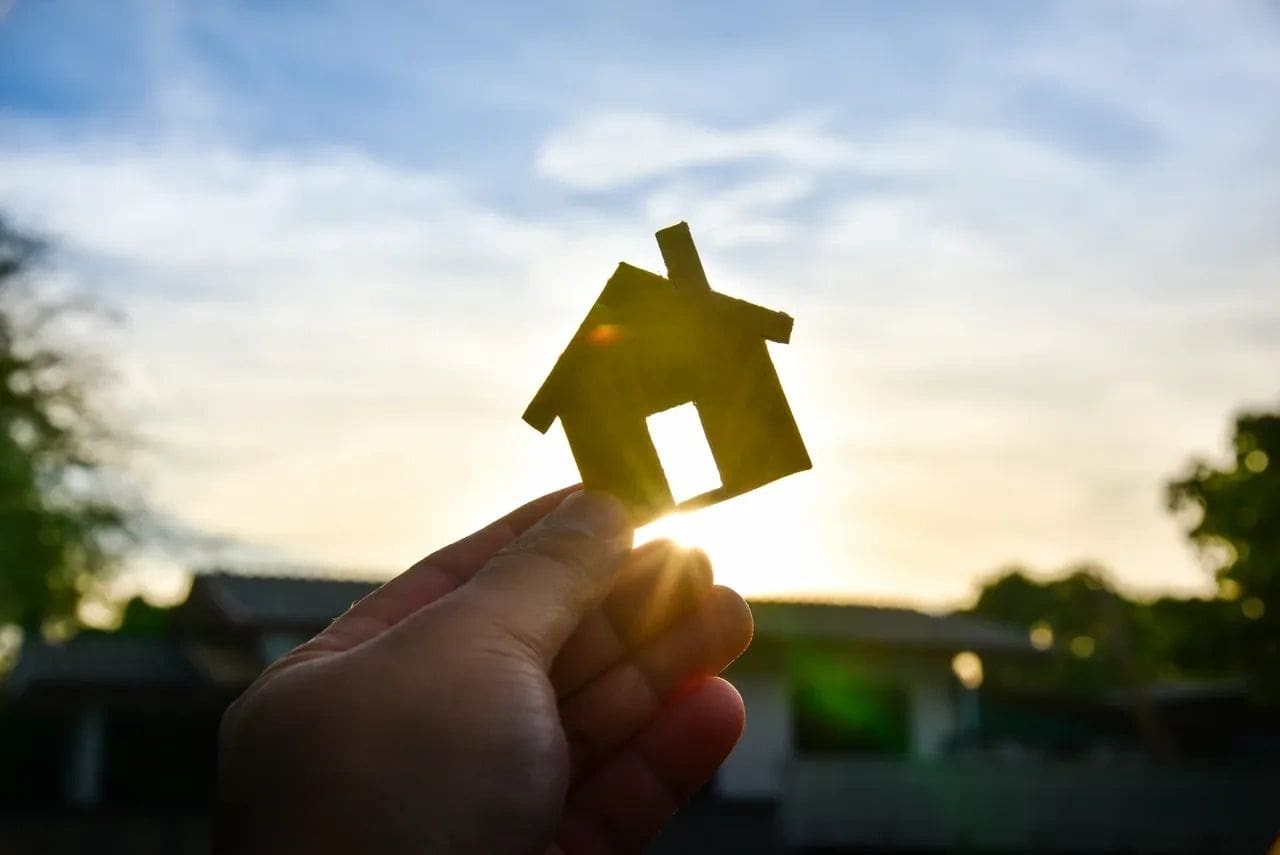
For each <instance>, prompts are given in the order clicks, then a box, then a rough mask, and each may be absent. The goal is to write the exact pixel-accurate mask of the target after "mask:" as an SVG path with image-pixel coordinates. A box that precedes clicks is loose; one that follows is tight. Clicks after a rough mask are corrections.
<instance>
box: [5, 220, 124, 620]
mask: <svg viewBox="0 0 1280 855" xmlns="http://www.w3.org/2000/svg"><path fill="white" fill-rule="evenodd" d="M45 252H46V246H45V244H44V243H43V242H42V241H40V240H39V239H37V238H34V237H32V236H30V235H28V234H25V233H23V232H21V231H18V230H17V229H14V228H13V227H12V226H11V225H10V224H9V223H8V222H7V221H6V220H5V219H4V218H3V217H0V626H3V625H5V624H17V625H18V626H20V627H22V628H23V630H24V631H26V632H28V633H30V632H36V631H40V630H46V631H47V630H50V629H57V628H65V627H70V626H72V625H73V622H74V618H75V612H76V605H77V603H78V602H79V600H80V598H81V597H82V596H83V595H84V594H85V593H86V592H87V591H88V589H89V587H90V585H91V583H92V581H93V580H94V579H95V578H99V577H101V576H102V575H103V574H104V573H106V572H107V571H108V570H110V569H111V567H112V566H113V565H114V564H115V562H116V560H117V558H118V556H119V554H120V551H121V550H122V549H123V546H124V544H125V542H126V541H125V536H126V528H125V514H124V511H123V508H122V505H121V503H120V502H119V501H118V500H115V499H113V498H112V496H111V495H110V493H109V491H107V490H106V489H105V486H104V483H105V479H104V477H103V476H104V466H105V464H106V463H107V462H108V461H109V458H110V457H111V455H112V453H113V449H116V448H118V444H117V442H116V441H115V438H114V437H113V435H112V434H111V432H110V431H108V430H107V428H106V425H105V424H104V422H103V419H102V418H101V417H100V414H99V412H98V410H97V408H96V407H95V406H94V402H95V400H96V398H95V395H94V392H95V390H96V389H97V388H98V386H99V383H100V381H101V379H102V378H101V374H100V371H99V369H98V366H97V365H96V364H95V363H94V362H93V361H92V360H91V359H89V358H88V356H87V355H86V354H81V353H78V352H76V350H75V348H74V347H72V346H71V345H70V344H69V342H68V340H67V338H66V336H65V335H62V336H60V335H59V334H58V333H59V330H62V329H65V325H66V324H67V323H68V322H70V321H71V320H73V319H74V317H79V316H83V315H84V313H85V310H84V309H83V307H78V306H75V305H73V304H70V303H67V302H60V301H56V300H53V299H51V298H49V297H48V296H47V294H46V292H45V291H43V290H42V289H40V288H38V287H36V284H35V282H34V281H33V279H32V276H33V274H34V272H35V270H36V268H37V266H38V262H39V261H40V260H41V257H42V256H43V255H44V254H45Z"/></svg>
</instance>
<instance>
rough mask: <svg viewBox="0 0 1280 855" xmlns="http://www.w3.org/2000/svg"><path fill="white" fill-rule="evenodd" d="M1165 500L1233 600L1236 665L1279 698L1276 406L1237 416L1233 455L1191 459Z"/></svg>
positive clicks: (1279, 444)
mask: <svg viewBox="0 0 1280 855" xmlns="http://www.w3.org/2000/svg"><path fill="white" fill-rule="evenodd" d="M1169 507H1170V508H1171V509H1172V510H1173V511H1175V512H1176V513H1179V514H1181V515H1183V516H1184V518H1186V520H1187V536H1188V537H1189V538H1190V539H1191V542H1192V543H1194V544H1195V546H1196V547H1197V549H1199V550H1200V552H1201V554H1202V555H1203V556H1204V558H1205V559H1206V561H1208V562H1210V563H1211V564H1212V565H1213V566H1214V569H1215V572H1216V574H1217V577H1218V580H1219V585H1220V589H1221V590H1222V591H1223V593H1224V596H1225V597H1226V598H1227V599H1229V600H1231V601H1232V602H1233V603H1234V604H1235V606H1236V607H1237V613H1238V616H1239V617H1240V619H1241V623H1242V629H1241V636H1242V637H1241V649H1240V656H1241V660H1242V664H1243V665H1244V667H1246V668H1247V669H1248V671H1249V672H1250V673H1251V674H1252V675H1253V676H1254V678H1255V679H1256V680H1257V681H1258V682H1259V683H1260V684H1261V685H1263V686H1264V688H1265V689H1266V690H1267V691H1268V693H1269V694H1271V695H1272V697H1280V413H1266V412H1257V413H1245V414H1242V415H1240V416H1239V417H1237V419H1236V423H1235V433H1234V436H1233V437H1232V456H1231V460H1229V461H1228V462H1227V463H1225V464H1224V465H1221V466H1213V465H1211V464H1209V463H1206V462H1205V461H1202V460H1197V461H1194V462H1193V463H1192V465H1191V467H1190V471H1189V472H1188V473H1187V474H1186V475H1185V476H1184V477H1182V478H1181V479H1178V480H1176V481H1174V482H1173V483H1171V484H1170V485H1169Z"/></svg>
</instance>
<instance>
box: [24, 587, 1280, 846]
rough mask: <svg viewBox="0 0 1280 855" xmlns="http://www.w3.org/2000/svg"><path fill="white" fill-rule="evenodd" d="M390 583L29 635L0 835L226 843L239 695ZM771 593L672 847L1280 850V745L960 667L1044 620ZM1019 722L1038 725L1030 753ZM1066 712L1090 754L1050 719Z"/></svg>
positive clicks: (108, 842) (756, 608) (995, 655)
mask: <svg viewBox="0 0 1280 855" xmlns="http://www.w3.org/2000/svg"><path fill="white" fill-rule="evenodd" d="M372 587H373V586H372V584H370V583H366V582H352V581H338V580H331V579H313V578H301V577H280V576H245V575H235V574H229V573H221V572H218V573H209V574H203V575H198V576H197V577H196V579H195V581H194V583H193V585H192V588H191V592H190V594H189V596H188V598H187V600H186V601H185V602H184V603H183V604H182V605H181V606H179V607H177V608H176V609H174V610H173V611H172V612H171V613H170V614H169V615H168V621H167V626H166V628H165V630H164V632H163V633H159V634H155V635H152V636H151V637H122V636H111V635H99V634H82V635H80V636H78V637H76V638H74V639H72V640H70V641H68V642H67V643H65V644H61V645H49V644H43V643H32V644H28V645H26V646H25V647H24V649H23V651H22V654H21V657H20V659H19V661H18V663H17V665H16V667H15V669H14V670H13V672H12V673H11V674H10V676H9V679H8V681H7V683H6V684H5V698H6V703H5V706H4V708H3V726H2V727H0V804H2V805H3V807H2V808H0V851H19V852H26V851H49V852H62V851H85V850H87V849H89V848H92V849H93V851H97V852H112V851H120V852H157V853H158V852H166V853H169V852H178V853H184V852H191V853H197V852H205V851H207V848H208V838H207V833H206V817H207V815H208V811H209V809H210V804H211V798H212V786H213V781H214V774H215V769H216V733H217V723H218V718H219V715H220V713H221V710H222V709H223V708H224V707H225V705H226V704H227V703H229V702H230V700H231V699H232V698H234V697H235V696H236V695H237V694H238V693H239V692H241V691H242V690H243V689H244V688H245V687H246V686H247V685H248V684H249V682H251V681H252V679H253V678H254V676H255V675H256V674H257V673H258V672H259V671H260V670H261V669H262V668H263V667H265V666H266V665H267V664H268V663H269V662H271V661H273V660H274V659H275V658H276V657H278V656H279V655H280V654H282V653H283V652H285V651H287V650H288V649H290V648H291V647H293V646H294V645H296V644H297V643H299V642H300V641H302V640H304V639H305V638H307V637H309V636H310V635H312V634H313V633H315V632H316V631H318V630H319V629H321V628H323V627H324V626H325V625H326V624H327V623H328V621H330V620H331V619H332V618H333V617H335V616H336V615H338V614H340V613H341V612H342V611H343V610H345V609H346V608H347V607H348V606H349V605H350V604H351V603H352V602H353V601H354V600H356V599H358V598H359V597H361V596H363V595H364V594H365V593H367V592H368V591H369V590H370V589H371V588H372ZM752 608H753V612H754V614H755V617H756V638H755V641H754V642H753V644H752V646H751V648H750V650H749V651H748V652H747V653H746V654H744V655H743V656H742V657H741V658H740V659H739V660H738V661H737V662H736V663H735V664H734V665H733V666H732V668H731V669H730V673H729V676H730V678H731V679H732V680H733V682H734V684H735V685H737V686H738V688H739V690H740V691H741V692H742V695H743V697H744V699H745V700H746V703H747V709H748V718H747V728H746V731H745V733H744V735H743V739H742V742H741V743H740V745H739V746H738V748H737V749H736V750H735V751H734V753H733V754H732V755H731V756H730V757H729V759H728V761H727V762H726V763H725V764H724V766H723V767H722V769H721V770H720V772H719V774H718V775H717V776H716V778H715V780H714V781H713V782H712V784H711V786H709V787H708V788H707V789H706V791H705V792H704V793H703V794H701V795H700V796H699V797H698V798H697V799H696V800H695V801H694V802H693V803H692V804H691V805H690V806H688V807H687V808H686V809H685V810H683V811H682V812H681V814H680V815H679V816H678V817H677V819H676V821H675V822H674V823H673V824H672V825H671V827H670V828H669V829H668V830H667V832H665V833H664V835H663V837H662V838H661V839H660V840H659V841H658V842H657V843H656V844H655V847H654V850H655V851H657V852H690V851H712V850H713V849H715V848H717V847H719V848H726V849H730V850H732V851H737V852H794V851H808V850H810V849H815V848H816V849H822V850H824V851H878V852H884V851H910V852H953V851H1006V852H1054V851H1072V852H1103V851H1107V852H1110V851H1127V852H1249V851H1258V852H1262V851H1265V846H1266V844H1267V842H1268V841H1269V840H1270V839H1271V838H1272V837H1274V836H1275V834H1276V832H1277V828H1276V827H1275V826H1276V812H1275V810H1274V799H1273V798H1272V794H1274V793H1275V792H1280V773H1277V771H1276V766H1275V764H1274V759H1275V754H1271V755H1270V758H1271V761H1270V762H1268V761H1267V759H1266V756H1265V755H1263V754H1261V753H1258V754H1257V762H1248V760H1247V758H1246V759H1245V760H1244V761H1242V760H1241V758H1240V757H1239V756H1230V757H1225V758H1224V757H1223V756H1221V755H1220V754H1218V755H1215V754H1214V753H1213V752H1212V751H1208V752H1207V753H1206V754H1205V755H1204V756H1201V757H1198V758H1196V759H1195V761H1194V762H1191V763H1184V764H1181V765H1179V766H1177V767H1173V768H1161V767H1156V766H1153V765H1152V764H1151V763H1150V762H1149V761H1148V760H1146V758H1145V757H1144V756H1143V755H1142V753H1141V750H1140V745H1139V743H1138V741H1137V740H1136V738H1134V737H1133V734H1132V732H1131V730H1132V729H1131V728H1130V729H1128V730H1126V727H1125V724H1124V722H1125V721H1126V719H1125V716H1124V715H1123V714H1122V711H1118V710H1117V709H1114V708H1108V707H1107V705H1106V704H1103V705H1101V706H1099V707H1092V708H1089V709H1085V708H1083V707H1079V708H1076V707H1072V706H1070V705H1068V704H1065V703H1063V702H1058V701H1054V700H1052V699H1050V700H1048V701H1046V700H1045V699H1043V698H1041V699H1039V700H1036V701H1034V702H1033V701H1028V700H1026V699H1022V700H1019V699H1017V698H1009V697H1001V696H999V695H998V694H993V693H989V692H986V691H984V690H982V689H979V688H977V687H976V682H975V680H974V674H973V673H972V672H971V671H970V672H967V673H964V672H963V670H962V673H964V676H965V677H966V679H967V681H968V683H969V686H968V687H966V685H964V684H963V683H962V682H961V681H960V679H958V677H957V675H956V673H955V668H954V667H953V666H954V665H955V664H956V657H957V655H958V654H963V657H964V658H965V659H967V660H968V664H969V665H970V667H972V663H973V661H975V660H974V659H973V657H975V656H976V657H977V661H987V662H992V663H994V662H996V661H998V660H1002V659H1005V658H1010V657H1028V656H1034V655H1036V653H1035V651H1034V649H1033V648H1032V647H1031V645H1030V643H1029V641H1028V639H1027V637H1026V636H1025V634H1024V633H1021V632H1018V631H1014V630H1011V629H1008V628H1005V627H1002V626H1000V625H999V624H994V623H991V622H988V621H984V620H978V619H975V618H972V617H967V616H958V615H950V616H935V615H927V614H923V613H920V612H915V611H910V610H905V609H889V608H879V607H873V606H866V605H853V604H845V605H834V604H825V603H802V602H779V601H758V602H755V603H753V605H752ZM1223 691H1224V690H1221V689H1220V690H1218V691H1217V692H1216V693H1215V694H1211V695H1210V696H1205V697H1202V696H1199V695H1195V696H1192V697H1188V696H1187V693H1186V692H1185V691H1184V692H1169V693H1167V694H1168V701H1169V703H1172V704H1175V705H1176V706H1177V709H1178V710H1180V713H1179V715H1181V716H1182V719H1186V720H1190V721H1191V722H1192V723H1193V724H1194V722H1195V721H1197V720H1198V719H1197V716H1196V713H1195V712H1194V711H1195V710H1196V709H1201V708H1209V709H1211V710H1212V711H1213V716H1212V721H1213V724H1214V726H1215V727H1218V728H1232V727H1235V726H1237V725H1238V722H1239V721H1240V720H1241V719H1240V717H1239V715H1237V714H1235V713H1233V712H1232V708H1231V707H1230V703H1229V701H1230V692H1227V695H1226V696H1224V695H1223ZM1157 700H1160V699H1157ZM1037 704H1038V706H1037ZM1188 710H1191V712H1188ZM1015 719H1016V720H1017V721H1020V722H1023V723H1025V722H1027V721H1031V722H1032V723H1033V724H1034V725H1035V726H1034V727H1024V728H1023V736H1022V738H1021V741H1020V742H1017V750H1010V746H1012V745H1014V741H1013V740H1011V739H1009V738H1008V734H1009V733H1012V732H1014V731H1016V730H1017V728H1010V727H1009V721H1011V720H1015ZM1046 721H1047V722H1050V723H1051V724H1050V725H1045V724H1044V722H1046ZM1063 722H1065V723H1066V726H1070V727H1074V729H1075V735H1074V739H1075V741H1074V742H1071V743H1070V744H1071V745H1073V746H1075V747H1074V749H1073V750H1072V751H1071V752H1067V753H1066V754H1064V753H1063V752H1062V751H1061V750H1059V746H1058V745H1057V743H1055V742H1054V741H1053V740H1052V739H1040V738H1038V737H1036V736H1034V733H1035V732H1036V728H1037V727H1039V728H1040V729H1041V730H1048V731H1052V730H1053V726H1059V729H1061V726H1063V725H1062V723H1063ZM1051 725H1052V726H1051ZM1257 732H1258V733H1263V732H1264V731H1263V730H1259V731H1257ZM1027 733H1031V734H1033V735H1031V736H1027V735H1026V734H1027ZM1117 740H1119V741H1118V742H1117ZM1117 744H1119V745H1121V746H1126V747H1125V748H1124V750H1118V751H1117V750H1110V751H1107V752H1099V751H1097V750H1092V751H1091V750H1090V749H1091V747H1092V748H1094V749H1096V748H1098V747H1099V746H1108V747H1114V746H1116V745H1117ZM1251 745H1252V746H1253V747H1254V748H1256V749H1257V750H1258V751H1259V752H1260V751H1262V750H1264V749H1265V746H1264V745H1263V744H1262V743H1259V742H1257V741H1255V742H1253V743H1251Z"/></svg>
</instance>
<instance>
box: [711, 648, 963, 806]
mask: <svg viewBox="0 0 1280 855" xmlns="http://www.w3.org/2000/svg"><path fill="white" fill-rule="evenodd" d="M826 653H827V654H830V653H831V651H826ZM837 655H838V656H839V657H840V658H842V659H847V661H848V662H849V663H850V664H851V665H856V667H857V669H858V670H859V671H860V672H862V673H867V674H872V675H875V676H877V677H879V678H881V679H884V680H886V681H890V682H892V683H894V684H896V685H898V686H900V687H901V688H902V689H903V690H904V691H905V692H906V694H907V699H908V722H907V725H908V729H909V734H910V736H909V746H908V753H909V756H910V757H911V758H912V759H928V758H932V757H936V756H937V755H938V754H939V753H941V752H942V750H943V748H944V746H945V744H946V741H947V739H948V738H949V737H950V736H951V734H952V732H953V731H954V729H955V727H956V724H957V723H958V721H959V716H958V710H957V693H956V692H955V691H954V678H953V677H952V674H951V668H950V661H949V659H948V658H947V657H945V656H940V655H933V656H927V657H922V656H919V655H912V654H905V653H904V654H894V653H880V654H877V655H876V656H874V657H873V656H868V655H865V654H861V653H858V652H856V651H852V650H846V651H837ZM788 661H789V660H788V659H787V658H786V657H781V656H769V655H767V653H766V655H760V656H753V655H752V654H750V653H748V654H747V655H746V656H744V657H743V659H742V660H741V661H740V662H739V663H738V664H736V665H735V666H734V668H733V671H732V672H731V673H730V674H729V679H730V680H731V682H732V683H733V684H734V686H736V687H737V689H738V691H739V693H740V694H741V695H742V699H743V702H744V703H745V704H746V708H747V720H746V726H745V728H744V729H743V734H742V739H741V740H740V741H739V743H738V745H737V747H736V748H735V749H734V750H733V753H732V754H730V755H729V758H728V759H727V760H726V761H725V763H724V765H723V766H722V767H721V769H720V772H719V774H718V775H717V777H716V791H717V793H719V794H720V795H721V796H724V797H726V798H735V799H768V800H776V799H778V798H779V797H780V796H781V793H782V789H783V785H784V781H785V778H786V774H787V769H788V768H789V766H790V765H791V764H792V763H794V762H795V761H796V759H797V752H796V749H795V736H794V723H795V717H794V710H793V707H792V704H793V697H794V694H795V680H794V674H793V672H792V670H791V668H790V666H789V665H788V664H787V663H788ZM791 661H794V660H791Z"/></svg>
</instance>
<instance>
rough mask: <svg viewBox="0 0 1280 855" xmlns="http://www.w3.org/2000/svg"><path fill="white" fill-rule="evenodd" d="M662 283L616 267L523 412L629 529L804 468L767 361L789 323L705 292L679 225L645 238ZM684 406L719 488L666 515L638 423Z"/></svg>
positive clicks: (661, 479) (666, 492) (653, 457)
mask: <svg viewBox="0 0 1280 855" xmlns="http://www.w3.org/2000/svg"><path fill="white" fill-rule="evenodd" d="M657 239H658V247H659V249H661V251H662V258H663V261H664V262H665V263H666V266H667V275H666V277H662V276H659V275H657V274H656V273H650V272H649V271H647V270H641V269H640V268H638V267H633V266H631V265H629V264H626V263H622V264H619V265H618V269H617V270H616V271H615V272H614V274H613V276H611V277H610V278H609V281H608V283H606V285H605V287H604V290H603V291H602V292H601V293H600V296H599V298H598V299H597V300H596V302H595V305H593V306H592V307H591V310H590V311H589V312H588V313H587V317H586V319H585V320H584V321H583V322H582V325H581V326H580V327H579V328H578V331H577V333H575V334H574V336H573V339H572V340H571V341H570V342H569V345H568V347H567V348H566V349H565V351H564V353H563V354H561V356H560V358H559V359H557V360H556V364H555V366H554V367H553V368H552V370H551V374H550V375H549V376H548V377H547V379H546V380H545V381H544V382H543V384H542V387H541V388H540V389H539V390H538V393H537V394H536V395H535V396H534V398H533V400H532V402H530V404H529V407H528V409H526V410H525V413H524V420H525V421H527V422H528V423H529V424H531V425H532V426H533V427H535V428H537V429H538V430H539V431H541V432H543V433H545V432H546V431H547V429H548V428H550V427H551V425H552V423H553V422H554V421H555V420H556V418H557V417H558V418H559V419H560V422H561V424H562V425H563V426H564V432H565V436H566V437H567V438H568V440H569V447H570V449H571V450H572V452H573V456H574V459H575V460H576V461H577V463H578V469H579V471H580V473H581V475H582V482H583V485H584V486H585V487H587V488H588V489H598V490H605V491H607V492H610V493H612V494H614V495H615V496H617V497H618V498H620V499H622V500H623V501H624V502H626V503H627V504H628V505H629V506H630V507H631V509H632V512H633V515H634V517H635V519H636V522H637V523H643V522H647V521H648V520H651V519H653V518H654V517H656V516H658V515H660V514H661V513H663V512H665V511H668V510H671V509H673V508H676V507H679V508H680V509H689V508H695V507H701V506H704V505H708V504H712V503H714V502H718V501H721V500H723V499H727V498H730V497H732V496H736V495H738V494H740V493H745V492H746V491H748V490H752V489H755V488H756V487H760V486H762V485H764V484H767V483H769V482H770V481H774V480H777V479H778V478H782V477H783V476H785V475H790V474H792V473H793V472H800V471H803V470H805V469H809V468H810V467H811V466H812V465H813V464H812V463H811V462H810V460H809V454H808V452H807V451H806V450H805V446H804V441H803V440H802V439H801V438H800V431H799V430H798V428H797V427H796V423H795V418H794V417H793V416H792V414H791V407H790V406H789V405H788V404H787V399H786V396H785V395H784V394H783V391H782V384H781V383H780V382H779V381H778V374H777V372H776V371H775V370H774V367H773V362H772V361H771V360H770V358H769V350H768V346H767V344H766V343H767V342H770V341H774V342H779V343H781V344H786V343H787V342H788V341H789V340H790V338H791V327H792V320H791V317H790V316H788V315H786V314H784V313H782V312H775V311H772V310H770V309H766V308H764V307H762V306H757V305H755V304H753V303H748V302H746V301H744V300H738V299H735V298H733V297H729V296H726V295H725V294H721V293H719V292H717V291H713V290H712V289H711V286H710V284H709V283H708V282H707V277H706V274H705V273H704V272H703V269H702V262H701V260H700V259H699V258H698V251H697V248H696V247H695V246H694V244H693V237H692V235H691V234H690V232H689V226H688V224H686V223H679V224H677V225H674V226H670V227H669V228H665V229H662V230H661V231H659V232H658V233H657ZM688 403H692V404H693V405H694V406H695V407H696V408H697V411H698V416H699V419H700V420H701V423H702V429H703V432H704V433H705V434H706V439H707V444H708V446H709V447H710V449H711V455H712V457H713V458H714V460H715V464H716V469H717V470H718V472H719V474H720V486H719V487H717V488H715V489H712V490H709V491H707V492H705V493H702V494H700V495H698V496H695V497H693V498H691V499H688V500H686V501H683V502H681V503H680V504H679V505H678V506H677V505H676V503H675V500H674V498H673V496H672V493H671V487H670V485H669V483H668V481H667V477H666V475H665V474H664V472H663V469H662V464H661V462H660V461H659V459H658V452H657V449H656V448H655V447H654V444H653V439H652V437H651V436H650V434H649V429H648V426H647V424H646V419H647V418H648V417H649V416H651V415H654V414H655V413H660V412H662V411H664V410H668V409H671V408H673V407H678V406H680V405H682V404H688Z"/></svg>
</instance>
